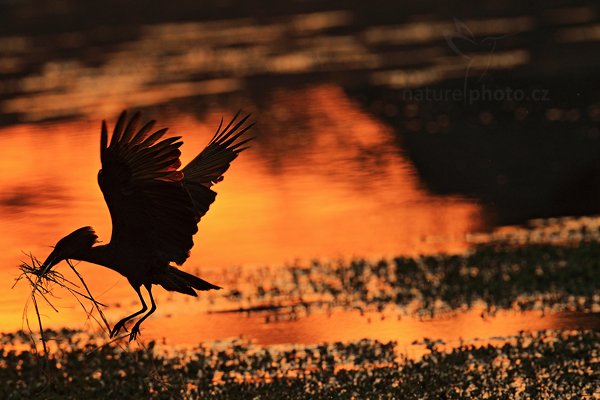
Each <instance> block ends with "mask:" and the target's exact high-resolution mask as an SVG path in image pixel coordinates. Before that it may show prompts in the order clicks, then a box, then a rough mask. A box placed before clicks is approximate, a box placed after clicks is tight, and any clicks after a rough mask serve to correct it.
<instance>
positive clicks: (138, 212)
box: [98, 111, 198, 264]
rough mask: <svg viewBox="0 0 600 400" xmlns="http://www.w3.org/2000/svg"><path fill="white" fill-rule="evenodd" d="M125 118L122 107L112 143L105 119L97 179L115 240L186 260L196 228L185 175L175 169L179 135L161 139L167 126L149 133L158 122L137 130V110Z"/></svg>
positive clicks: (132, 247) (171, 258) (138, 251)
mask: <svg viewBox="0 0 600 400" xmlns="http://www.w3.org/2000/svg"><path fill="white" fill-rule="evenodd" d="M126 120H127V114H126V112H125V111H123V113H122V114H121V116H120V117H119V120H118V121H117V124H116V125H115V129H114V132H113V134H112V138H111V140H110V144H109V143H108V130H107V127H106V122H104V121H103V123H102V133H101V143H100V157H101V160H102V169H101V170H100V172H99V173H98V183H99V185H100V189H102V193H103V194H104V199H105V200H106V203H107V205H108V209H109V210H110V215H111V218H112V223H113V229H112V238H111V244H114V245H118V246H121V245H122V246H124V247H127V249H128V251H130V252H132V253H133V254H143V255H145V256H147V255H149V254H153V255H155V256H156V257H158V258H159V259H160V260H163V261H165V262H166V261H174V262H176V263H178V264H182V263H183V262H184V261H185V260H186V259H187V257H188V255H189V250H190V249H191V248H192V246H193V241H192V236H193V235H194V234H195V233H196V232H197V231H198V228H197V225H196V221H197V220H196V218H195V213H194V210H193V204H192V202H191V200H190V197H189V194H188V193H187V191H186V190H185V189H184V188H183V184H182V180H183V173H182V172H181V171H177V169H178V168H179V166H180V165H181V162H180V161H179V156H180V154H181V153H180V151H179V147H180V146H181V145H182V142H180V141H179V139H181V138H180V137H172V138H168V139H162V137H163V135H164V134H165V132H166V131H167V129H160V130H158V131H156V132H154V133H152V134H150V132H151V130H152V128H153V126H154V123H155V121H150V122H148V123H147V124H145V125H144V126H142V127H141V128H139V129H138V125H139V122H140V114H139V113H136V114H135V115H134V116H133V117H132V118H131V119H130V120H129V122H127V121H126Z"/></svg>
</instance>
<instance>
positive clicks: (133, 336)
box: [129, 324, 142, 342]
mask: <svg viewBox="0 0 600 400" xmlns="http://www.w3.org/2000/svg"><path fill="white" fill-rule="evenodd" d="M138 335H140V336H141V335H142V334H141V332H140V326H139V325H138V324H135V325H134V326H133V328H132V329H131V333H130V334H129V341H130V342H131V341H132V340H135V339H137V337H138Z"/></svg>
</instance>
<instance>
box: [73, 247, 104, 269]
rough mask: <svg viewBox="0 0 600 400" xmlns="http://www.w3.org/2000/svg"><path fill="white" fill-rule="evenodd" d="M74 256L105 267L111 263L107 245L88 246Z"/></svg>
mask: <svg viewBox="0 0 600 400" xmlns="http://www.w3.org/2000/svg"><path fill="white" fill-rule="evenodd" d="M74 258H76V259H77V260H80V261H86V262H90V263H93V264H98V265H103V266H106V267H108V266H110V265H112V262H111V260H112V251H111V248H110V247H109V246H107V245H100V246H94V247H90V248H89V249H87V250H86V251H85V252H84V253H82V254H78V255H77V257H74Z"/></svg>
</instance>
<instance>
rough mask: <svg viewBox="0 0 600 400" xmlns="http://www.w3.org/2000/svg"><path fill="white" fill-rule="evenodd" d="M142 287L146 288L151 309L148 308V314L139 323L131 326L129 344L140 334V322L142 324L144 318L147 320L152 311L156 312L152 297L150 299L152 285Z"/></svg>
mask: <svg viewBox="0 0 600 400" xmlns="http://www.w3.org/2000/svg"><path fill="white" fill-rule="evenodd" d="M144 286H145V287H146V290H147V291H148V294H149V295H150V303H151V307H150V311H148V314H146V315H144V316H143V317H142V318H140V319H139V321H138V322H136V323H135V325H134V326H133V328H131V333H130V334H129V341H130V342H131V341H132V340H135V338H136V337H137V335H139V333H140V325H141V324H142V322H144V320H145V319H146V318H148V317H149V316H150V314H152V313H153V312H154V311H156V303H155V302H154V297H152V284H144Z"/></svg>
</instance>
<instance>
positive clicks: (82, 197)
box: [0, 85, 481, 340]
mask: <svg viewBox="0 0 600 400" xmlns="http://www.w3.org/2000/svg"><path fill="white" fill-rule="evenodd" d="M290 108H295V109H297V110H298V111H297V113H296V114H295V115H294V117H293V119H292V117H291V116H287V117H286V116H285V115H283V116H282V115H275V113H276V110H281V109H284V110H285V109H290ZM221 114H225V118H226V119H227V118H229V117H230V116H231V115H230V113H229V112H228V111H227V110H220V109H214V110H211V111H210V112H208V113H206V114H205V115H203V116H202V117H197V116H192V115H169V114H167V115H166V116H165V117H163V118H160V121H159V125H164V126H169V127H170V128H171V130H170V132H172V133H173V134H178V135H183V136H184V142H185V144H184V146H183V148H182V152H183V156H182V158H183V162H184V164H185V162H186V161H188V160H190V159H191V158H192V157H193V156H195V155H196V153H197V152H199V151H200V150H201V149H202V147H203V146H204V144H205V143H206V142H207V141H208V140H209V139H210V137H211V135H212V132H213V131H214V129H215V127H216V125H217V124H218V120H219V118H220V115H221ZM109 117H112V118H113V119H114V116H109ZM153 117H156V116H153ZM158 117H160V115H159V116H158ZM255 119H256V121H257V128H256V129H255V135H256V136H257V139H256V141H255V144H254V146H253V147H252V148H251V149H250V150H248V151H247V152H245V153H243V154H242V156H241V157H239V159H237V160H236V161H235V162H234V163H233V166H232V168H231V169H230V170H229V171H228V172H227V174H226V176H225V180H224V181H223V182H222V183H219V185H218V186H216V190H217V191H218V197H217V201H216V202H215V203H214V204H213V206H211V209H210V211H209V213H208V214H207V215H206V216H205V217H204V218H203V220H202V221H201V222H200V225H199V228H200V230H199V233H198V234H197V235H196V237H195V247H194V249H193V250H192V256H191V257H190V259H189V260H188V261H187V263H186V264H185V265H184V266H183V268H184V269H187V270H190V271H194V270H196V269H200V271H202V273H203V276H205V277H206V278H210V280H211V281H213V282H214V283H216V284H222V282H220V281H219V277H220V275H222V274H223V272H222V271H225V270H227V268H229V267H231V266H242V267H252V266H258V265H270V266H273V267H277V266H280V265H284V264H285V263H286V262H291V261H294V260H296V259H300V260H309V259H311V258H337V257H346V258H349V257H353V256H357V257H359V256H365V257H382V256H391V255H397V254H409V255H416V254H420V253H433V252H440V251H441V252H458V251H463V250H465V249H466V248H467V244H466V242H465V235H466V234H467V233H469V232H472V231H474V230H475V229H477V228H479V227H480V226H481V224H480V221H479V213H480V208H479V206H478V205H477V204H476V203H475V202H473V201H468V200H464V199H460V198H455V197H440V196H434V195H432V194H430V193H428V192H427V190H425V189H424V188H423V187H422V186H421V185H420V184H419V181H418V179H417V177H416V176H415V172H414V169H413V167H412V165H411V163H410V162H409V161H408V160H407V159H406V158H405V157H404V156H403V155H402V152H401V150H399V148H398V147H397V145H396V144H395V142H394V137H393V135H392V128H391V127H389V126H386V125H384V124H382V123H381V122H378V121H376V120H374V119H373V118H372V117H370V116H369V115H368V114H366V113H365V112H363V111H362V110H361V108H360V107H359V106H358V105H357V104H355V103H354V102H353V101H352V100H350V99H349V98H347V97H346V95H345V94H344V92H343V91H342V90H341V89H340V88H338V87H336V86H333V85H324V86H318V87H313V88H307V89H302V90H295V91H292V92H289V93H286V92H285V91H282V92H280V93H279V94H277V95H276V96H274V100H273V104H271V105H270V106H269V107H266V110H265V111H264V112H262V113H260V114H258V115H256V116H255ZM286 120H287V121H288V122H289V123H287V124H281V125H279V124H275V122H277V121H279V122H281V121H286ZM111 122H114V121H111ZM99 123H100V121H99V120H94V121H79V122H64V123H53V124H45V125H17V126H12V127H8V128H3V129H1V130H0V148H2V149H3V152H2V157H0V171H1V174H0V193H1V195H0V196H1V197H0V200H1V203H0V204H1V206H0V221H1V225H0V248H1V249H3V251H2V253H1V254H0V274H1V277H2V279H1V281H2V282H4V289H5V290H2V291H1V292H0V307H1V317H0V330H3V331H8V330H15V329H19V328H21V326H22V323H23V322H22V311H23V305H24V302H25V299H26V298H27V293H28V287H27V285H25V284H20V285H18V286H17V287H16V288H15V289H13V290H10V286H11V285H12V283H13V280H14V278H15V277H16V275H17V273H18V271H17V265H18V264H19V260H22V259H25V256H24V255H23V254H22V253H21V251H26V252H29V251H31V252H33V254H35V255H37V257H39V258H44V257H45V256H46V255H47V253H48V252H49V251H50V247H49V246H51V245H53V244H54V243H55V242H56V241H57V240H58V239H60V238H61V237H62V236H64V235H66V234H67V233H69V232H71V231H72V230H74V229H76V228H79V227H81V226H86V225H91V226H93V227H94V228H95V229H96V231H97V233H98V235H99V236H100V238H101V240H103V241H108V240H109V239H110V230H111V221H110V215H109V213H108V210H107V208H106V205H105V204H104V200H103V197H102V194H101V192H100V190H99V188H98V186H97V183H96V175H97V171H98V169H99V168H100V161H99V155H98V153H99V150H98V147H99V132H98V127H99ZM66 269H67V266H66V265H63V266H62V267H59V271H65V270H66ZM78 269H79V270H80V271H81V272H82V274H83V276H84V277H85V279H86V281H87V282H88V283H89V284H90V287H91V289H92V292H93V293H94V294H95V295H96V296H97V298H98V300H99V301H101V302H103V303H106V304H112V305H114V304H116V303H120V304H122V305H123V307H122V308H121V309H117V308H115V307H112V308H109V309H108V310H107V311H106V313H107V316H108V317H109V319H110V320H111V321H113V322H114V321H116V320H117V319H118V318H120V317H122V316H123V315H125V314H127V313H128V312H129V309H130V308H137V307H138V305H137V301H138V300H137V297H136V296H135V294H134V292H133V291H132V290H131V288H130V287H129V285H128V284H127V282H126V280H125V279H124V278H122V277H121V276H119V275H118V274H116V273H114V272H112V271H109V270H106V269H104V268H102V267H97V266H92V265H89V264H88V265H86V264H85V263H82V264H80V265H79V266H78ZM161 291H162V289H158V290H156V292H161ZM211 296H212V297H213V298H216V299H217V300H218V297H219V294H211ZM63 297H64V296H63ZM167 297H168V298H169V299H172V300H170V301H169V302H174V303H175V304H187V303H182V302H183V301H185V300H186V299H185V298H184V296H179V295H178V296H167V295H166V294H160V293H159V294H158V301H159V304H160V303H161V301H163V302H165V301H166V298H167ZM55 301H56V302H57V303H58V304H59V305H60V306H61V308H60V312H58V313H56V312H54V311H51V310H49V309H48V310H46V315H47V316H46V318H45V320H44V321H45V323H46V324H47V325H48V326H60V325H69V326H74V327H78V326H79V327H81V326H82V325H83V322H82V318H83V317H82V312H81V311H80V310H78V309H77V307H76V304H75V303H73V302H72V301H70V300H68V299H67V298H62V299H57V300H55ZM189 304H191V305H190V308H189V309H188V310H187V311H188V312H192V315H198V316H200V315H202V313H203V312H204V311H206V309H207V307H208V306H206V304H204V303H203V302H200V303H189ZM161 308H162V310H161ZM209 308H210V307H209ZM163 310H165V307H164V305H163V306H162V307H160V306H159V312H158V313H157V315H156V316H155V317H153V318H154V319H155V320H158V321H160V319H161V318H162V317H164V315H165V314H164V313H163ZM132 311H133V310H132ZM173 314H177V310H175V311H173ZM211 318H212V317H211ZM313 323H314V321H312V320H310V319H309V320H306V324H307V326H308V327H310V326H311V325H312V324H313ZM170 324H171V322H170ZM222 326H227V324H225V325H222ZM171 329H172V330H174V331H178V330H181V331H182V332H188V331H187V329H184V328H183V327H182V328H179V327H178V325H177V324H175V325H174V326H171ZM237 333H238V332H237V331H236V330H235V329H231V330H230V333H229V334H228V335H229V336H231V335H235V334H237ZM223 334H225V335H227V334H226V333H223ZM174 337H178V336H177V335H176V334H174ZM290 340H294V339H293V338H292V337H290Z"/></svg>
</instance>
